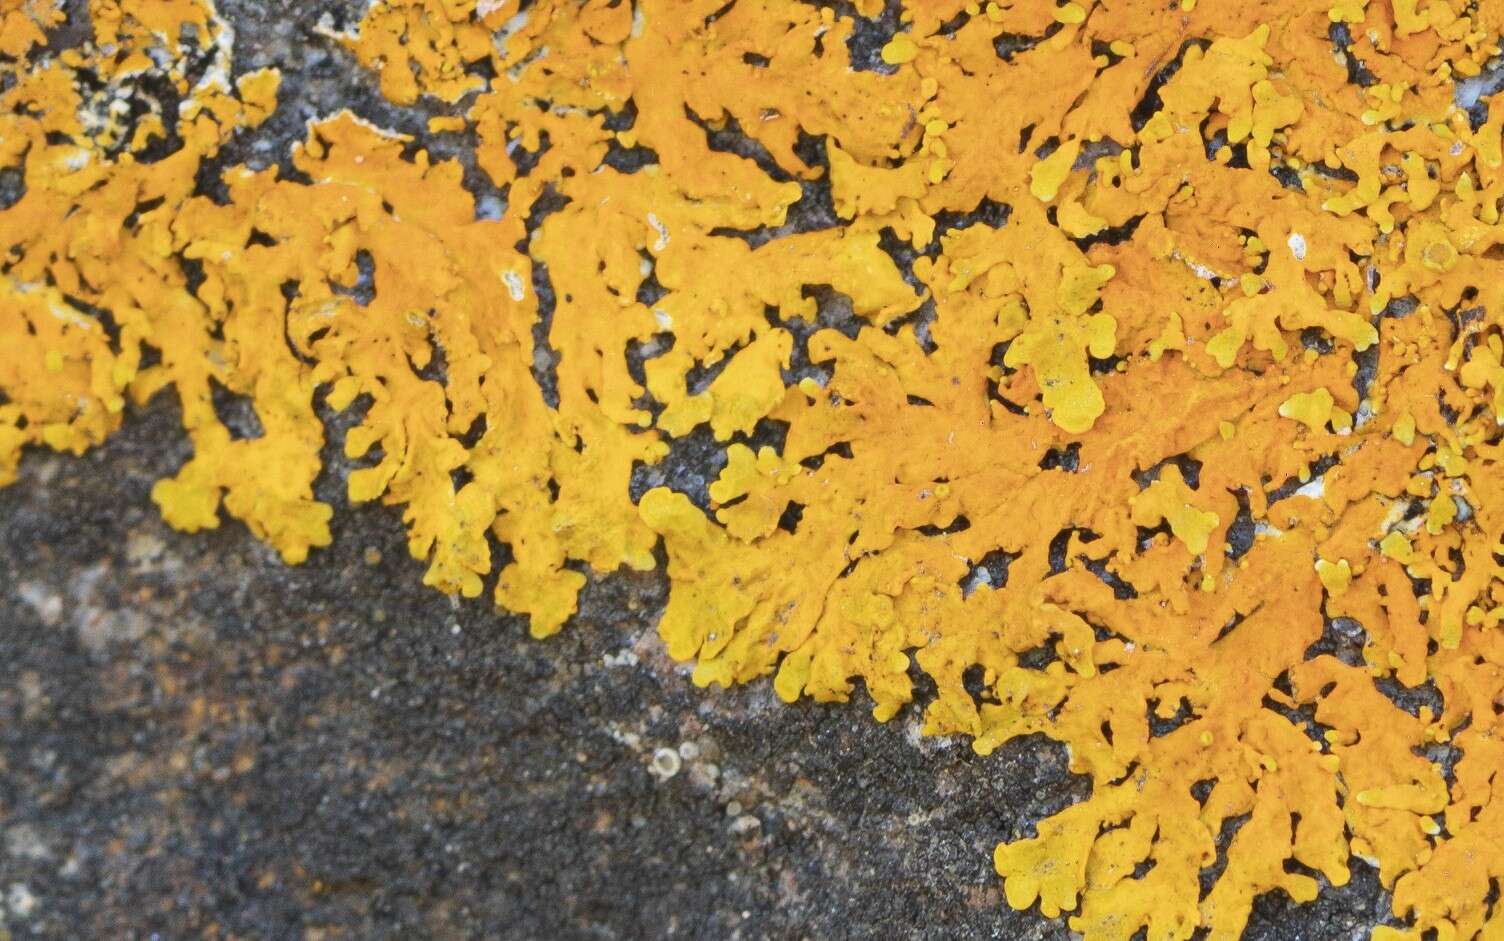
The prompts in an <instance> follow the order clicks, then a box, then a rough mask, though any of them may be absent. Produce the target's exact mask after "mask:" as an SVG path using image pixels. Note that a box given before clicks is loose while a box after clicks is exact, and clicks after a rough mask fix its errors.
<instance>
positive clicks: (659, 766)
mask: <svg viewBox="0 0 1504 941" xmlns="http://www.w3.org/2000/svg"><path fill="white" fill-rule="evenodd" d="M681 767H683V762H682V761H681V760H680V758H679V753H678V752H676V751H674V750H673V749H672V748H660V749H658V750H657V751H655V752H653V764H652V767H651V768H649V769H648V770H649V771H651V772H652V773H653V774H654V775H656V776H657V777H658V778H660V779H661V780H664V781H667V780H668V779H669V778H671V777H673V776H674V775H676V774H678V773H679V769H680V768H681Z"/></svg>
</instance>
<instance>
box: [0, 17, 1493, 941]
mask: <svg viewBox="0 0 1504 941" xmlns="http://www.w3.org/2000/svg"><path fill="white" fill-rule="evenodd" d="M87 7H88V11H87V14H88V16H89V18H90V22H89V23H88V24H84V25H86V26H87V29H88V30H89V31H90V35H91V36H92V39H91V40H90V41H88V42H85V43H83V44H82V45H76V46H73V47H71V48H66V49H60V50H54V49H52V48H50V47H49V36H52V35H53V31H54V30H55V29H56V28H57V27H58V26H59V25H60V24H62V23H63V21H64V19H65V17H64V14H63V9H62V5H61V4H60V3H58V2H52V0H0V174H6V175H7V176H6V177H5V179H6V180H8V181H9V182H7V183H6V184H5V185H4V186H3V187H0V195H3V197H4V198H3V201H0V255H3V260H0V343H3V349H4V352H3V354H0V483H6V482H9V481H10V480H12V479H13V478H14V477H15V474H16V469H17V465H18V462H19V460H20V456H21V453H22V451H23V450H25V449H26V448H29V447H49V448H52V449H55V450H61V451H69V452H73V453H80V452H82V451H84V450H86V449H87V448H89V447H91V446H92V445H96V444H98V443H99V442H100V441H102V440H103V439H104V438H105V437H106V436H107V435H109V434H110V433H111V432H112V431H113V430H114V429H116V428H117V427H119V425H120V423H121V421H122V420H123V418H124V416H125V414H126V412H127V411H128V407H129V405H128V404H129V403H130V402H136V403H140V402H144V401H145V400H146V399H148V398H150V397H152V396H154V395H156V394H157V393H159V392H160V393H163V394H169V395H171V396H173V397H175V398H176V400H177V402H178V403H179V405H180V407H181V410H182V416H183V425H184V427H185V429H186V432H187V434H188V437H189V439H190V440H191V444H192V449H193V450H192V458H191V459H190V460H189V461H188V462H187V463H186V464H185V465H184V466H183V467H182V468H181V469H180V470H179V471H178V473H177V474H176V475H174V476H173V477H171V478H169V479H165V480H162V481H161V482H159V483H158V484H157V486H156V488H155V490H154V492H153V499H154V500H155V501H156V502H157V504H158V505H159V506H160V508H161V512H162V514H163V516H164V518H165V519H166V520H167V521H168V522H169V523H170V524H172V525H173V526H175V527H178V528H181V529H185V530H197V529H203V528H211V527H215V526H217V525H219V522H220V521H221V519H222V518H223V517H224V516H225V515H226V514H228V516H230V517H233V518H235V519H238V520H241V521H243V522H244V523H245V524H246V525H247V526H248V527H249V528H250V529H251V531H252V532H254V533H255V534H256V536H257V537H259V538H261V539H264V540H266V541H267V542H268V543H269V544H271V545H272V546H274V547H275V548H276V549H277V550H278V551H279V552H280V553H281V554H282V556H283V557H284V558H285V559H286V560H287V561H289V562H294V563H295V562H298V561H301V560H302V559H304V558H305V557H306V556H307V554H308V553H309V552H310V551H311V550H313V549H315V548H316V547H319V546H322V545H325V544H327V543H328V542H329V539H330V531H329V525H328V524H329V519H330V514H331V512H332V509H331V507H330V506H328V505H327V504H325V503H323V502H320V501H319V500H317V499H316V498H315V496H314V489H313V484H314V481H315V478H316V477H317V476H318V475H319V474H320V473H321V470H322V461H321V458H320V450H321V448H323V447H324V446H325V440H326V431H325V427H324V424H323V422H322V420H321V418H320V415H321V413H322V410H323V409H326V408H328V409H333V410H336V411H345V410H349V411H350V412H351V414H352V415H353V416H354V417H353V418H351V419H350V422H351V423H353V427H352V429H351V430H350V431H349V432H348V434H347V435H346V436H345V437H344V439H343V447H344V451H345V454H346V456H347V458H348V459H350V460H351V461H355V462H357V463H358V465H359V466H358V468H357V469H356V470H354V471H353V472H352V473H350V474H349V476H348V488H349V498H350V499H351V500H352V501H354V502H366V501H381V502H383V503H387V504H392V505H394V506H398V507H400V508H401V512H402V513H403V519H404V521H405V523H406V525H407V529H408V533H409V535H410V548H411V551H412V554H413V555H414V556H415V557H416V558H418V559H419V560H421V561H423V562H424V563H425V564H426V565H427V575H426V577H425V581H426V582H427V583H428V584H430V585H433V586H434V587H436V588H439V589H441V590H443V591H446V592H452V593H458V594H462V595H464V596H467V597H468V596H476V595H479V594H481V593H482V591H483V590H487V589H488V588H489V590H490V591H491V592H492V593H493V595H494V599H495V602H496V603H497V604H498V605H499V606H501V607H503V608H505V609H508V610H511V611H516V612H521V613H525V614H526V615H527V616H528V617H529V618H530V619H531V625H532V631H533V633H534V634H536V635H537V636H539V637H543V636H547V635H549V634H551V633H553V632H555V631H557V630H559V629H560V628H561V627H562V626H563V625H564V624H565V622H566V621H567V620H568V619H569V618H570V616H571V614H572V613H573V612H574V610H575V605H576V596H577V594H578V592H579V590H580V588H581V586H582V585H583V583H584V582H585V578H586V576H585V574H584V572H585V571H586V570H587V569H588V570H590V571H594V572H599V573H605V572H611V571H613V570H616V569H619V568H621V567H623V566H625V567H629V568H633V569H639V570H648V569H653V568H655V567H657V566H659V565H660V564H663V565H666V568H667V573H668V576H669V578H670V580H671V583H672V589H671V596H670V600H669V602H668V607H667V610H666V612H665V613H664V615H663V618H662V622H661V624H660V625H659V631H660V633H661V635H662V638H663V641H664V643H665V644H666V645H667V648H668V651H669V652H670V653H671V654H672V655H673V656H674V657H676V658H679V659H681V660H687V661H693V662H694V664H695V666H694V673H693V676H694V680H695V682H696V683H699V684H701V685H706V684H711V683H717V684H726V685H729V684H733V683H740V682H746V681H750V680H754V679H757V678H759V677H771V680H772V683H773V685H774V687H775V688H776V690H777V692H778V694H779V695H780V696H782V697H783V698H784V699H787V700H790V701H792V700H796V699H798V698H800V697H804V696H808V697H811V698H813V699H815V700H819V701H844V700H846V699H848V698H849V697H850V696H851V695H852V694H853V692H854V690H855V688H856V686H857V684H859V683H860V684H861V685H862V686H863V687H864V688H865V690H866V693H867V695H869V696H870V697H871V699H872V701H873V702H874V703H875V707H874V712H875V714H876V716H877V718H878V719H881V720H885V719H888V718H890V717H892V716H894V715H895V714H897V713H898V712H899V711H900V710H901V709H903V708H904V707H905V705H906V704H909V703H910V702H911V701H912V700H913V698H914V695H915V682H914V681H915V677H916V676H917V674H918V673H919V671H922V672H923V673H924V674H928V677H929V680H930V681H932V682H933V684H934V686H935V688H936V689H937V691H938V693H937V695H936V696H935V698H934V699H933V701H931V702H929V703H928V704H927V706H926V707H925V712H924V728H925V731H926V732H928V733H930V734H933V735H962V736H966V737H968V738H969V740H970V741H971V743H972V745H973V747H974V748H975V749H976V750H977V751H978V752H980V753H982V754H987V753H989V752H991V751H993V750H994V749H996V748H998V747H999V746H1000V745H1001V744H1003V743H1004V742H1007V741H1008V740H1010V739H1013V738H1016V737H1019V736H1024V735H1031V734H1038V733H1042V734H1043V735H1046V736H1049V737H1051V738H1053V739H1056V740H1058V741H1060V742H1062V743H1064V744H1065V745H1067V746H1068V747H1069V749H1070V755H1071V767H1072V769H1073V770H1074V771H1076V772H1078V773H1081V774H1085V775H1088V776H1089V777H1090V779H1091V782H1092V791H1091V797H1090V799H1088V800H1086V801H1084V802H1082V803H1080V804H1077V805H1075V806H1073V807H1070V808H1068V809H1067V810H1065V811H1063V812H1061V813H1059V814H1057V815H1055V816H1053V817H1051V818H1049V819H1047V820H1044V821H1042V822H1041V823H1040V824H1039V826H1038V829H1037V833H1036V835H1034V836H1031V837H1027V838H1024V839H1020V840H1018V841H1016V842H1012V843H1006V844H1003V845H1000V846H999V847H998V848H997V852H996V865H997V870H998V872H999V873H1000V874H1001V876H1002V878H1003V880H1004V886H1005V894H1006V897H1007V900H1008V902H1009V904H1011V905H1013V906H1015V907H1017V908H1029V907H1033V906H1037V907H1038V909H1039V910H1040V911H1041V912H1043V913H1044V914H1045V915H1047V916H1050V917H1056V916H1061V915H1066V916H1068V922H1069V925H1070V927H1071V928H1072V929H1074V930H1075V931H1077V932H1080V933H1081V935H1083V936H1084V937H1085V938H1086V939H1087V941H1128V939H1131V938H1135V937H1146V938H1148V939H1186V938H1191V937H1192V936H1193V935H1195V936H1204V937H1207V938H1213V939H1228V938H1236V937H1238V936H1239V935H1240V933H1241V932H1242V930H1243V928H1244V926H1245V924H1246V922H1247V920H1248V917H1249V913H1250V911H1251V906H1252V904H1253V901H1254V899H1255V898H1256V897H1257V896H1259V895H1260V894H1262V893H1267V892H1272V891H1283V892H1285V893H1288V894H1289V895H1290V896H1291V897H1292V898H1294V899H1296V900H1298V901H1308V900H1310V899H1313V898H1314V897H1315V896H1316V895H1317V894H1318V892H1319V891H1320V890H1321V887H1322V885H1323V883H1325V884H1331V885H1341V884H1343V883H1344V882H1346V881H1347V880H1348V878H1349V867H1350V863H1351V860H1352V858H1353V857H1354V856H1357V857H1358V858H1360V859H1363V860H1366V861H1368V862H1369V863H1371V864H1372V865H1374V866H1376V867H1377V868H1378V872H1379V875H1380V879H1381V881H1382V883H1383V885H1384V886H1385V887H1386V888H1388V889H1390V890H1392V893H1393V909H1394V911H1393V914H1394V919H1392V920H1391V922H1390V923H1389V924H1387V925H1380V926H1375V929H1374V932H1373V937H1375V938H1378V939H1381V941H1396V939H1416V941H1418V939H1421V938H1423V937H1433V936H1434V937H1437V938H1441V939H1471V938H1476V937H1483V938H1504V910H1497V906H1496V904H1495V903H1496V899H1497V896H1498V894H1499V893H1498V888H1497V887H1498V884H1499V880H1500V879H1501V878H1504V849H1501V847H1504V775H1500V774H1499V773H1498V772H1499V771H1500V769H1501V768H1504V737H1501V732H1504V718H1501V714H1504V632H1501V631H1500V627H1499V623H1500V621H1501V619H1504V586H1501V583H1500V582H1499V573H1500V567H1501V563H1504V555H1501V554H1500V553H1504V545H1501V537H1504V453H1501V441H1504V435H1501V431H1500V424H1501V422H1504V262H1501V260H1500V258H1501V256H1500V247H1499V246H1500V243H1501V240H1504V226H1501V224H1500V212H1499V204H1500V197H1501V196H1504V153H1501V144H1500V140H1501V128H1504V108H1492V109H1490V108H1489V107H1488V106H1487V97H1486V96H1487V94H1488V93H1489V92H1491V91H1492V90H1493V89H1494V88H1496V87H1497V85H1498V82H1497V81H1496V79H1495V74H1496V73H1494V72H1492V71H1490V69H1491V68H1493V65H1492V63H1493V61H1494V58H1495V57H1496V56H1497V55H1498V54H1499V46H1498V42H1497V41H1498V37H1499V35H1500V32H1501V30H1504V2H1499V0H1477V2H1467V0H1394V2H1392V3H1380V2H1377V0H1372V2H1371V0H1309V2H1304V0H1302V2H1281V3H1277V4H1257V3H1247V2H1233V0H1217V2H1212V0H1199V2H1198V0H1179V2H1178V3H1172V4H1170V5H1168V6H1167V5H1166V4H1165V3H1164V2H1163V0H1153V2H1149V0H1101V2H1091V0H1071V2H1066V3H1060V4H1057V3H1053V2H1044V0H1016V2H1013V3H997V2H989V3H987V4H986V5H985V6H980V5H978V4H977V3H975V2H971V3H963V2H960V0H906V2H904V3H902V4H901V5H898V4H893V5H890V6H889V7H888V8H887V10H886V11H885V10H884V7H883V5H882V4H881V3H879V2H876V0H856V2H855V3H854V4H848V3H835V4H829V3H826V4H820V3H810V2H799V0H733V2H730V3H726V2H725V0H705V2H702V0H694V2H669V0H637V2H635V3H634V2H631V0H567V2H566V0H534V2H531V3H524V2H520V0H442V2H440V0H374V2H373V3H372V4H371V6H370V7H369V10H368V11H367V13H366V14H365V16H364V19H363V20H362V21H361V22H360V23H358V24H353V25H352V26H351V27H350V28H349V29H348V30H346V31H342V32H341V31H338V30H337V29H336V28H335V27H334V26H332V25H331V26H329V27H328V31H329V35H330V36H331V37H332V41H334V42H337V43H339V44H341V45H343V46H344V47H345V48H347V49H348V51H349V52H350V53H351V54H352V55H353V56H354V58H355V60H357V61H358V62H359V63H361V65H363V66H365V67H366V68H368V69H370V70H372V72H373V73H374V74H375V75H376V76H377V77H378V78H379V84H380V88H381V91H382V93H383V94H384V95H385V96H386V98H388V99H389V100H390V102H391V103H393V104H394V105H396V106H409V105H414V104H415V103H427V104H429V105H432V106H433V109H434V111H435V112H436V113H439V114H440V116H438V117H435V118H434V119H433V120H432V121H431V122H430V125H429V130H430V131H431V132H432V133H433V134H460V135H466V136H468V138H469V139H470V140H473V141H474V144H475V154H476V163H477V165H478V168H479V172H480V173H481V174H483V175H484V176H486V177H489V179H488V180H487V181H486V182H487V185H488V186H489V187H490V188H491V190H492V192H496V193H499V194H500V196H499V197H498V196H489V197H487V198H486V199H484V200H480V201H478V200H477V198H476V197H475V196H474V195H473V194H472V191H473V190H474V187H473V185H472V183H471V181H468V180H467V179H466V177H465V171H464V170H463V169H462V167H461V166H460V165H459V164H458V163H457V162H454V161H435V160H433V159H431V158H430V156H429V155H428V154H427V152H426V151H425V150H424V149H423V148H422V147H420V146H419V145H418V144H417V143H416V142H415V141H413V140H412V139H410V138H406V137H403V136H402V135H398V134H395V133H390V132H387V131H384V130H382V129H380V128H378V127H375V126H373V125H371V124H370V123H368V122H366V121H363V120H361V119H360V118H359V117H357V116H355V115H354V114H351V113H343V114H335V115H329V116H327V117H326V118H324V119H322V120H319V121H317V122H314V123H313V124H312V125H311V126H310V127H309V129H308V133H307V137H306V140H305V141H304V142H303V143H302V144H301V145H300V146H298V147H297V148H296V150H295V152H293V153H291V154H288V155H285V157H286V160H285V161H284V162H283V164H282V165H281V167H280V169H279V168H278V167H276V166H273V167H272V168H270V169H261V170H252V169H249V168H245V167H230V168H228V169H223V167H224V161H222V160H220V159H219V155H220V152H221V149H222V148H223V147H225V146H226V145H227V144H228V143H229V142H230V141H231V140H232V138H233V136H234V135H235V134H237V133H239V132H242V131H244V130H245V129H248V128H252V127H254V126H256V125H257V124H258V123H260V122H262V121H264V120H265V119H266V118H267V117H268V116H269V115H271V114H272V113H273V112H274V111H275V109H276V107H277V97H278V84H279V77H278V75H277V74H276V73H275V72H274V71H261V72H255V73H250V74H240V75H236V74H233V72H232V69H231V61H232V59H231V51H232V46H233V41H234V37H233V35H232V34H231V32H230V30H229V28H228V27H227V26H226V24H225V23H224V21H223V20H222V19H221V17H220V16H219V15H218V13H217V11H216V10H215V8H214V7H213V5H212V3H211V2H209V0H152V2H147V0H137V2H133V0H90V2H89V3H88V4H87ZM895 14H896V15H895ZM72 25H74V26H77V25H79V24H72ZM873 30H886V33H885V34H884V35H882V36H881V37H880V40H879V42H878V44H877V45H876V46H873V45H872V43H871V40H870V37H871V34H872V31H873ZM858 31H860V32H861V34H862V35H863V36H865V37H867V38H865V39H862V40H861V41H857V42H854V41H853V40H854V37H856V36H857V35H858ZM873 48H876V49H878V50H879V51H878V54H876V55H872V54H870V52H871V49H873ZM859 49H866V50H867V52H866V53H863V54H862V55H861V56H859V57H856V58H854V52H853V50H859ZM227 398H228V400H230V401H234V400H236V399H239V400H240V401H241V402H242V403H245V404H248V406H249V408H250V410H251V411H252V412H253V414H254V421H251V422H230V423H227V422H226V420H225V419H224V418H222V417H221V413H220V410H219V409H217V408H216V403H217V402H223V401H225V400H226V399H227ZM232 425H233V426H234V427H232ZM685 442H697V444H696V447H699V448H702V449H704V448H709V449H710V450H711V451H713V452H714V454H715V455H716V457H715V459H714V461H713V462H712V463H713V468H712V470H713V473H714V475H715V476H714V479H713V480H712V481H710V483H709V486H708V489H701V490H699V491H698V492H681V491H677V490H674V489H671V488H669V487H667V486H657V487H646V488H645V487H644V486H643V484H642V481H644V480H652V479H659V480H664V479H669V480H671V479H673V478H672V477H670V476H665V475H662V474H659V475H658V476H657V477H656V478H654V472H655V469H656V468H659V467H661V466H663V464H664V462H665V461H666V460H667V459H668V458H670V456H671V454H672V452H673V449H674V448H675V447H676V446H678V445H680V444H681V443H685ZM702 453H703V452H702ZM1339 631H1340V632H1342V633H1344V635H1345V636H1359V637H1361V638H1362V641H1361V644H1360V645H1353V646H1343V645H1341V644H1338V643H1335V642H1334V640H1333V637H1334V636H1335V633H1337V632H1339ZM1410 692H1415V693H1424V694H1425V695H1426V696H1427V697H1429V698H1430V699H1431V701H1433V702H1436V703H1439V704H1440V707H1439V708H1438V709H1433V708H1431V707H1420V708H1417V709H1414V710H1413V711H1411V710H1407V709H1405V708H1402V706H1401V705H1400V704H1401V703H1406V702H1410V701H1412V699H1413V698H1414V697H1408V698H1407V694H1408V693H1410ZM1495 797H1498V798H1499V799H1498V800H1497V801H1496V800H1495ZM1224 832H1235V835H1233V836H1231V837H1230V839H1229V838H1226V837H1224V838H1223V839H1222V840H1221V841H1220V842H1219V834H1224ZM1198 932H1204V934H1198ZM1432 932H1434V934H1432Z"/></svg>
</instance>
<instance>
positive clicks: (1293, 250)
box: [1290, 232, 1306, 261]
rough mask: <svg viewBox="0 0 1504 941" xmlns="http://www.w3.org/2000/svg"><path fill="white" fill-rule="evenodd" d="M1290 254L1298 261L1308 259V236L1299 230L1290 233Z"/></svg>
mask: <svg viewBox="0 0 1504 941" xmlns="http://www.w3.org/2000/svg"><path fill="white" fill-rule="evenodd" d="M1290 254H1292V255H1294V256H1295V260H1296V261H1305V260H1306V237H1305V236H1304V235H1301V234H1300V233H1299V232H1291V233H1290Z"/></svg>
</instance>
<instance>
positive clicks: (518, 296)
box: [501, 270, 522, 301]
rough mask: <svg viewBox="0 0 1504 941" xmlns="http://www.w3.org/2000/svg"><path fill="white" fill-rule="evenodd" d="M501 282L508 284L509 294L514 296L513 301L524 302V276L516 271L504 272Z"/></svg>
mask: <svg viewBox="0 0 1504 941" xmlns="http://www.w3.org/2000/svg"><path fill="white" fill-rule="evenodd" d="M501 280H502V281H505V282H506V285H507V293H508V294H510V295H512V300H514V301H520V300H522V275H520V274H518V273H517V272H515V271H510V270H508V271H503V272H502V273H501Z"/></svg>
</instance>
